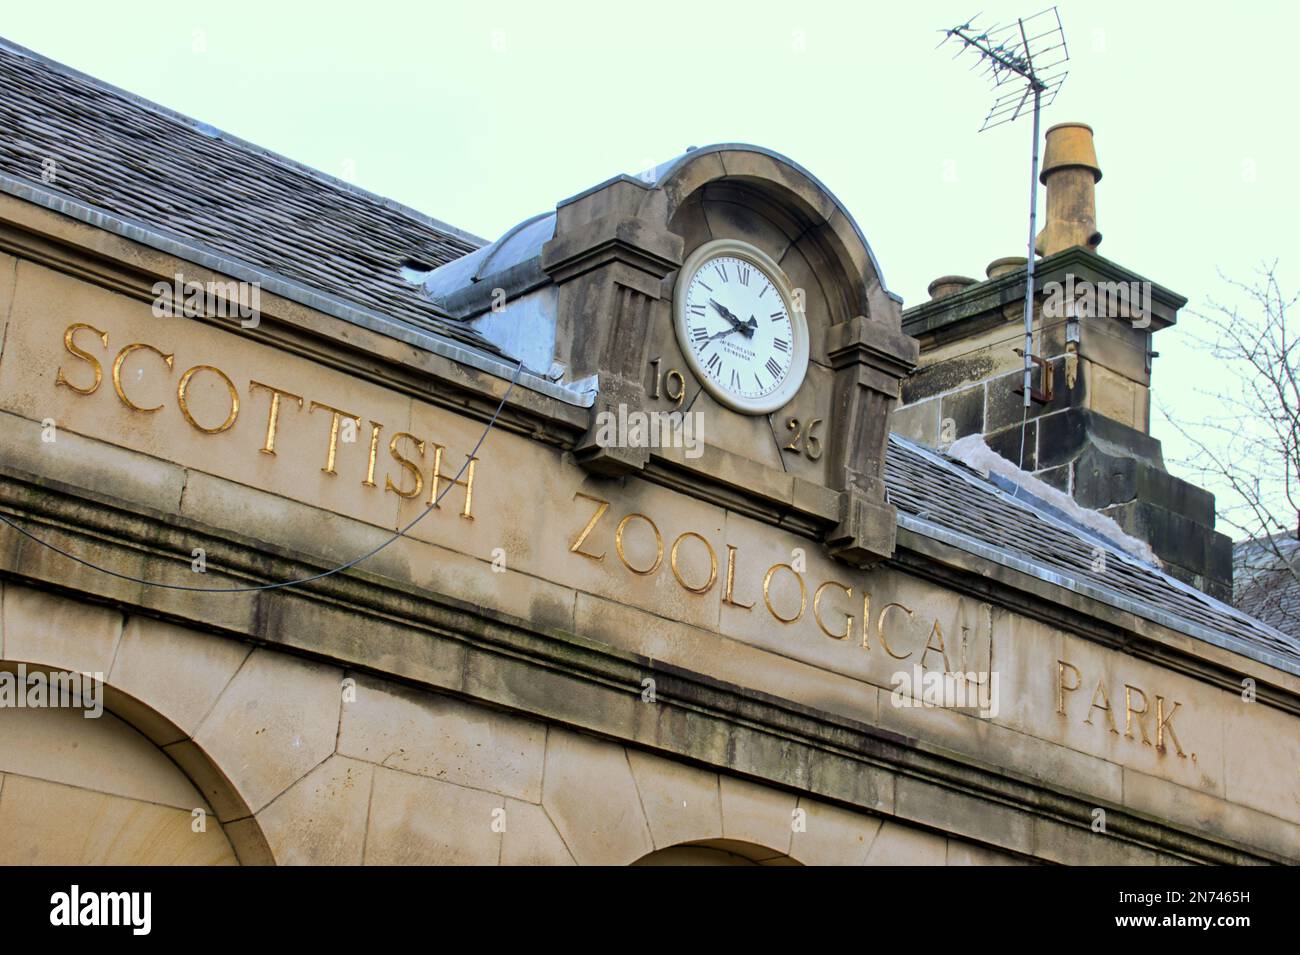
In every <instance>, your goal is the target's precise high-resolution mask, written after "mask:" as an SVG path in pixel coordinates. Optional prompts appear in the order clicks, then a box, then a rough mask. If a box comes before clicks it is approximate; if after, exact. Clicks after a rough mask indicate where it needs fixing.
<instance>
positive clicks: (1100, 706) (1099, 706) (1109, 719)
mask: <svg viewBox="0 0 1300 955" xmlns="http://www.w3.org/2000/svg"><path fill="white" fill-rule="evenodd" d="M1099 696H1100V697H1101V702H1100V703H1098V702H1097V697H1099ZM1093 710H1101V711H1102V712H1103V713H1105V714H1106V725H1107V727H1108V728H1109V729H1110V731H1111V732H1112V733H1114V734H1115V735H1116V736H1118V735H1119V730H1117V729H1115V713H1114V712H1113V711H1112V710H1111V708H1110V697H1109V696H1108V695H1107V693H1106V681H1105V680H1098V681H1097V689H1095V690H1093V692H1092V705H1091V706H1089V707H1088V718H1087V719H1086V720H1084V721H1083V722H1084V723H1085V724H1087V725H1088V726H1091V725H1092V711H1093Z"/></svg>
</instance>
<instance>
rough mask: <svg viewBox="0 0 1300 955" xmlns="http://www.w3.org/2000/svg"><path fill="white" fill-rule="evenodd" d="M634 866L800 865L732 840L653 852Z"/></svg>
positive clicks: (781, 854) (773, 851) (782, 855)
mask: <svg viewBox="0 0 1300 955" xmlns="http://www.w3.org/2000/svg"><path fill="white" fill-rule="evenodd" d="M632 865H634V866H659V865H693V866H711V865H719V866H733V865H797V866H801V865H803V863H802V862H799V861H798V860H796V859H792V858H791V857H790V856H789V855H787V854H786V853H784V852H780V851H779V850H776V849H770V848H768V847H767V846H760V845H758V844H757V843H753V842H739V841H737V840H735V839H705V840H702V841H700V842H683V843H680V844H679V845H675V846H668V847H666V848H663V849H656V850H655V851H654V852H651V853H649V854H647V855H644V856H642V857H641V858H640V859H637V860H636V861H635V862H633V863H632Z"/></svg>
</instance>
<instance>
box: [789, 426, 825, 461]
mask: <svg viewBox="0 0 1300 955" xmlns="http://www.w3.org/2000/svg"><path fill="white" fill-rule="evenodd" d="M821 423H822V419H821V418H813V419H812V421H809V422H808V427H807V428H802V427H800V425H799V419H798V418H789V419H787V421H786V423H785V426H786V429H787V430H789V431H793V432H794V437H792V438H791V439H790V443H789V444H787V445H786V446H785V450H786V451H793V452H794V453H795V454H803V456H804V457H806V458H807V459H808V460H809V461H816V460H817V459H818V458H820V457H821V456H822V441H821V438H819V437H817V435H816V434H815V433H814V432H816V430H817V429H818V428H819V427H820V426H821ZM800 441H802V442H803V447H802V448H801V447H800V446H799V442H800Z"/></svg>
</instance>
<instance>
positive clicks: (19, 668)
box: [0, 661, 239, 865]
mask: <svg viewBox="0 0 1300 955" xmlns="http://www.w3.org/2000/svg"><path fill="white" fill-rule="evenodd" d="M0 670H3V671H4V675H3V678H4V680H5V684H6V686H5V689H6V690H7V691H8V692H9V694H10V698H8V699H6V700H5V702H4V705H3V706H0V861H3V862H5V863H8V864H19V865H237V864H239V857H238V855H237V853H236V848H235V846H234V845H232V842H231V840H230V838H229V837H228V835H227V832H226V830H225V828H224V827H223V826H222V824H221V823H220V822H219V821H218V819H217V816H216V814H215V813H213V811H212V808H211V805H210V804H209V802H208V800H207V799H205V798H204V796H203V795H202V794H201V793H200V791H199V789H198V788H197V787H196V786H195V784H194V782H193V781H192V780H191V779H190V778H189V776H188V775H187V774H186V773H185V772H183V771H182V770H181V768H180V767H179V766H177V764H176V763H175V762H173V761H172V760H171V759H170V758H169V757H168V756H167V754H166V753H165V752H164V751H163V749H162V748H160V746H159V745H158V744H157V743H156V742H155V741H154V740H151V739H150V738H149V737H148V736H146V735H145V734H144V733H142V732H141V731H140V729H138V728H137V727H136V725H133V722H134V721H133V722H128V720H127V719H124V718H123V716H124V715H126V714H125V713H124V710H135V711H136V712H140V711H141V708H142V707H143V704H141V703H140V702H139V701H133V703H132V705H131V706H130V707H122V706H121V705H120V703H121V702H123V699H124V698H123V695H122V694H120V693H113V692H104V690H106V689H107V688H101V691H100V693H99V694H98V698H99V700H100V701H101V702H102V701H105V700H107V701H108V705H106V706H104V707H102V708H100V712H99V715H97V716H89V717H88V716H87V713H93V712H94V711H95V709H96V708H95V707H91V708H88V709H83V708H82V707H81V705H76V706H51V705H49V703H50V702H51V700H50V697H49V696H44V694H43V695H42V696H44V700H42V699H41V697H38V696H36V695H35V693H34V692H33V689H32V688H33V687H34V686H35V683H34V682H33V679H35V681H37V682H39V681H42V680H44V681H45V685H46V687H49V686H51V680H50V674H51V673H52V672H61V671H52V670H50V669H49V668H46V667H42V666H38V665H34V664H26V663H25V664H18V663H16V662H14V661H5V662H4V663H3V664H0ZM20 675H22V676H23V677H24V683H25V686H26V688H27V689H26V690H25V691H24V699H23V705H17V700H16V699H14V698H12V692H13V691H14V690H15V689H20V687H19V685H18V684H19V676H20ZM50 695H51V696H52V695H53V694H52V693H51V694H50ZM88 699H89V700H93V699H94V695H93V694H92V695H90V696H89V697H88ZM114 701H116V702H117V703H118V704H119V705H116V706H114V705H113V702H114ZM34 703H35V704H37V705H32V704H34ZM114 710H116V711H117V712H114ZM150 712H152V711H150ZM154 717H155V720H160V719H161V717H158V716H157V714H154ZM128 718H129V717H128Z"/></svg>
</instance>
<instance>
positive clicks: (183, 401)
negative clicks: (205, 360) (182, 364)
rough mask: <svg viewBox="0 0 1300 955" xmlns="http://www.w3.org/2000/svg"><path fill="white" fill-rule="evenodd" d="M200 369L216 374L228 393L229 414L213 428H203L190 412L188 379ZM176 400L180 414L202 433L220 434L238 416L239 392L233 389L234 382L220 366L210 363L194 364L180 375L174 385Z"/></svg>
mask: <svg viewBox="0 0 1300 955" xmlns="http://www.w3.org/2000/svg"><path fill="white" fill-rule="evenodd" d="M201 371H210V372H212V373H213V374H214V375H217V376H218V377H219V378H220V379H221V380H222V381H223V382H225V385H226V392H227V393H228V394H229V395H230V414H228V415H226V420H225V421H223V422H222V423H221V424H219V425H217V426H216V427H215V428H205V427H203V425H201V424H199V423H198V422H197V421H195V420H194V415H192V414H190V402H189V388H190V379H191V378H193V377H194V376H195V375H197V374H198V373H199V372H201ZM176 401H177V403H178V404H179V405H180V406H181V414H182V415H184V416H185V420H186V421H188V422H189V423H190V424H191V425H193V426H194V427H195V428H196V429H198V430H199V431H202V432H203V433H204V434H220V433H221V432H223V431H225V430H227V429H228V428H230V427H231V426H232V425H233V424H234V423H235V419H236V418H238V417H239V392H237V391H236V390H235V383H234V382H233V381H231V380H230V379H229V378H228V377H227V376H226V373H225V372H224V371H222V370H221V369H220V368H214V367H213V366H212V365H195V366H194V367H193V368H191V369H190V370H189V371H187V372H185V374H183V375H181V380H180V383H179V384H178V385H177V386H176Z"/></svg>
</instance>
